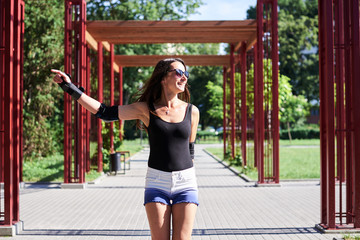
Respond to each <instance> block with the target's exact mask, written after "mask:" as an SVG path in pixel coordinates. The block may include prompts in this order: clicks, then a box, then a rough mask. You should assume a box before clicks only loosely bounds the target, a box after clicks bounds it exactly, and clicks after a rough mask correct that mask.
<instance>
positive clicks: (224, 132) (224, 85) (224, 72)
mask: <svg viewBox="0 0 360 240" xmlns="http://www.w3.org/2000/svg"><path fill="white" fill-rule="evenodd" d="M226 71H227V69H226V67H223V142H224V157H225V156H226V128H227V126H226V111H227V110H226V97H227V94H226V81H227V79H226V75H227V74H226Z"/></svg>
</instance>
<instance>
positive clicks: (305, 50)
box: [278, 0, 319, 100]
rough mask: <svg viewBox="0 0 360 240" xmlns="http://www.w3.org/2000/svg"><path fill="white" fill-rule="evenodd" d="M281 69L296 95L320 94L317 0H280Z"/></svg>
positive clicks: (313, 97) (312, 95)
mask: <svg viewBox="0 0 360 240" xmlns="http://www.w3.org/2000/svg"><path fill="white" fill-rule="evenodd" d="M278 5H279V9H280V10H279V23H278V31H279V44H280V47H279V51H280V54H279V61H280V72H281V74H284V75H286V76H288V77H289V78H290V79H291V80H290V84H291V85H292V86H293V93H294V94H295V95H304V96H305V97H306V98H307V99H309V100H313V99H318V98H319V69H318V66H319V60H318V58H319V55H318V50H317V49H318V16H317V15H318V10H317V7H318V5H317V1H316V0H306V1H304V0H295V1H294V0H291V1H290V0H279V1H278Z"/></svg>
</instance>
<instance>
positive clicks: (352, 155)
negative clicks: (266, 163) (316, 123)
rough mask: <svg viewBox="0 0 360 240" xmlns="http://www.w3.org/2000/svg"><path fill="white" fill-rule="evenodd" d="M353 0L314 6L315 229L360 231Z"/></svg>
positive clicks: (359, 74) (359, 59)
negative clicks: (318, 159) (317, 67)
mask: <svg viewBox="0 0 360 240" xmlns="http://www.w3.org/2000/svg"><path fill="white" fill-rule="evenodd" d="M359 28H360V24H359V0H347V1H340V0H335V1H325V0H320V1H319V60H320V61H319V62H320V142H321V179H320V180H321V223H320V224H319V225H318V227H319V228H320V229H321V230H323V231H330V232H331V231H339V230H340V231H343V230H348V229H357V230H359V229H360V207H359V206H360V179H359V178H360V175H359V172H360V161H359V160H360V148H359V146H360V109H359V107H358V106H360V105H359V104H360V99H359V97H358V96H359V95H360V82H359V80H360V68H359V66H360V49H359V43H360V40H359Z"/></svg>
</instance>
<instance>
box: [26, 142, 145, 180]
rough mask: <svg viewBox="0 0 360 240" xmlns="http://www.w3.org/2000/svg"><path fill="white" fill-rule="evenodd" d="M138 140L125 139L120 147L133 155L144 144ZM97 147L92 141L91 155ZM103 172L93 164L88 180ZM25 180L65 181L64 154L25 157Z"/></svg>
mask: <svg viewBox="0 0 360 240" xmlns="http://www.w3.org/2000/svg"><path fill="white" fill-rule="evenodd" d="M140 143H141V141H140V139H138V140H125V141H124V142H123V144H122V146H121V147H120V149H119V150H120V151H125V150H127V151H130V154H131V155H134V154H135V153H137V152H139V151H140V150H141V149H142V148H143V146H142V145H140ZM142 144H147V140H143V141H142ZM96 149H97V143H96V142H92V143H90V156H91V158H92V157H94V155H95V153H96ZM108 169H109V166H108V160H106V159H105V160H104V171H108ZM101 174H102V173H99V172H97V166H91V170H90V172H89V173H86V174H85V179H86V181H87V182H89V181H93V180H95V179H96V178H98V177H100V176H101ZM23 181H24V182H64V156H63V155H62V154H54V155H53V156H50V157H45V158H37V159H34V160H32V161H27V160H26V159H25V161H24V164H23Z"/></svg>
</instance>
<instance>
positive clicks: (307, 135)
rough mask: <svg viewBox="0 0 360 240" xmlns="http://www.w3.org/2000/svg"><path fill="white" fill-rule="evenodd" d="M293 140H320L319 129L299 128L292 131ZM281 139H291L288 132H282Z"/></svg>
mask: <svg viewBox="0 0 360 240" xmlns="http://www.w3.org/2000/svg"><path fill="white" fill-rule="evenodd" d="M290 135H291V138H292V139H320V129H319V128H306V127H299V128H293V129H290ZM280 139H289V133H288V130H280Z"/></svg>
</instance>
